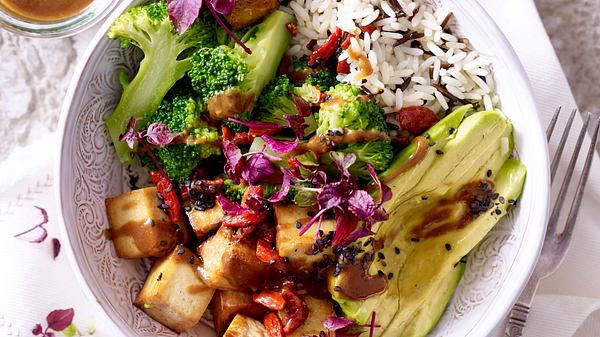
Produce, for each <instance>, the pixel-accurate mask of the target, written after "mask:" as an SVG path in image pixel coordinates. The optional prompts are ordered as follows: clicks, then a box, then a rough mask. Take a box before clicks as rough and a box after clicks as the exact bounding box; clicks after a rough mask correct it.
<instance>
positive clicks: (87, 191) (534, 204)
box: [55, 0, 549, 337]
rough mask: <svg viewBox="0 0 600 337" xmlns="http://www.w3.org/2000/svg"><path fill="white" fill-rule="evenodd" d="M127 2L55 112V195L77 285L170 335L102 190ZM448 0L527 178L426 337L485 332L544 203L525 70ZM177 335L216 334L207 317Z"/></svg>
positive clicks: (519, 276)
mask: <svg viewBox="0 0 600 337" xmlns="http://www.w3.org/2000/svg"><path fill="white" fill-rule="evenodd" d="M139 2H140V1H133V2H132V1H125V3H124V4H122V5H121V6H120V7H119V8H118V9H117V10H116V12H115V13H113V15H112V16H111V17H110V18H109V19H108V20H107V23H106V24H105V25H104V26H103V27H102V28H101V29H100V31H99V33H98V35H97V36H96V37H95V38H94V40H93V41H92V42H91V47H90V48H89V49H88V51H87V53H86V54H85V55H84V57H83V59H82V60H81V63H80V64H79V66H78V69H77V71H76V72H75V76H74V77H73V80H72V82H71V85H70V88H69V90H68V93H67V96H66V99H65V103H64V106H63V111H62V114H61V121H60V131H59V134H60V135H61V137H62V138H61V143H60V159H59V160H58V164H57V167H56V170H55V172H56V175H57V179H56V181H58V184H57V190H56V194H57V202H58V204H59V205H58V206H59V207H58V208H59V213H60V218H61V220H62V231H63V233H62V234H63V238H64V239H65V240H64V247H65V251H66V252H67V254H68V255H69V257H70V260H71V262H72V265H73V268H74V270H75V273H76V275H77V277H78V278H79V281H80V283H81V287H82V288H83V290H84V292H85V293H86V294H87V295H88V297H89V298H90V300H91V302H92V303H94V305H97V306H99V307H100V309H101V312H103V313H105V314H106V316H107V318H108V320H109V321H110V322H112V324H114V326H113V328H114V329H116V330H117V331H121V332H122V334H123V335H126V336H176V334H175V333H174V332H172V331H171V330H169V329H167V328H165V327H163V326H162V325H161V324H159V323H157V322H155V321H154V320H152V319H151V318H149V317H148V316H147V315H145V314H144V313H143V311H141V310H139V309H138V308H136V307H134V306H133V305H132V301H133V299H134V298H135V296H136V294H137V293H138V291H139V290H140V288H141V287H142V285H143V282H144V279H145V276H146V273H147V272H148V269H149V265H150V261H148V260H141V261H132V260H123V259H119V258H117V257H116V255H115V252H114V248H113V246H112V243H111V242H110V241H108V240H107V239H106V238H105V235H104V231H105V229H106V228H107V218H106V211H105V206H104V200H105V198H107V197H109V196H114V195H117V194H119V193H122V192H124V191H126V190H127V183H126V180H127V168H124V167H123V166H122V165H121V164H120V163H119V161H118V159H117V158H116V157H115V154H114V150H113V148H112V145H111V141H110V138H109V136H108V133H107V130H106V128H105V126H104V120H105V118H106V117H107V116H108V115H109V114H110V113H111V112H112V110H113V109H114V107H115V106H116V104H117V102H118V100H119V97H120V90H121V89H120V85H119V82H118V80H117V70H118V69H124V70H126V71H127V72H129V73H134V72H135V69H136V65H137V64H138V62H139V59H140V57H141V55H140V54H139V53H137V52H135V51H134V50H132V49H121V48H120V47H119V44H118V43H117V42H115V41H111V40H109V39H108V38H106V37H105V36H104V33H105V32H106V30H107V29H108V25H109V23H110V22H112V21H113V20H114V19H115V18H116V16H117V15H118V14H119V13H121V12H122V11H123V10H125V9H126V8H127V7H128V6H129V5H131V4H136V3H139ZM436 4H437V5H439V6H449V7H450V9H451V10H452V11H453V12H454V14H455V17H456V28H457V29H458V31H459V32H460V33H461V35H464V36H466V37H468V38H469V40H470V41H471V43H472V44H473V46H474V47H475V48H476V49H477V50H479V51H480V52H482V53H483V54H486V55H488V56H491V57H492V58H493V59H494V62H493V69H494V76H495V79H496V83H497V91H498V95H499V96H500V100H501V105H502V109H503V111H504V112H505V113H506V114H507V115H508V116H509V117H510V119H511V120H512V121H513V123H514V127H515V131H514V134H515V143H516V147H517V153H518V155H519V157H520V159H521V160H523V161H524V163H525V164H526V165H527V168H528V172H529V173H528V178H527V182H526V185H525V189H524V193H523V196H522V199H521V201H520V205H519V207H518V208H517V209H515V211H514V212H513V213H512V214H511V216H510V217H507V218H506V219H505V220H504V221H502V222H501V223H499V224H498V225H497V226H496V227H495V228H494V229H493V230H492V231H491V232H490V233H489V234H488V235H487V236H486V237H485V239H484V240H483V241H482V242H481V243H480V244H479V245H478V246H477V247H476V248H475V249H474V250H473V251H472V252H471V254H469V256H468V261H467V269H466V272H465V274H464V277H463V279H462V280H461V282H460V284H459V287H458V288H457V290H456V293H455V294H454V297H453V299H452V302H451V303H450V305H449V306H448V308H447V310H446V312H445V314H444V316H443V318H442V319H441V321H440V322H439V324H438V325H437V327H436V328H435V330H434V331H433V332H432V333H431V336H445V337H459V336H460V337H464V336H477V337H479V336H486V335H487V334H489V332H490V331H491V330H492V329H493V328H494V327H495V326H496V324H497V323H498V322H499V321H500V320H502V318H503V317H504V315H505V314H506V312H507V311H508V309H509V308H510V306H511V304H512V303H513V302H514V301H515V299H516V298H517V296H518V294H519V292H520V290H521V289H522V287H523V286H524V284H525V282H526V281H527V278H528V276H529V274H530V272H531V270H532V268H533V266H534V264H535V261H536V260H537V256H538V253H539V250H540V247H541V243H542V239H543V233H544V230H545V223H546V216H547V209H548V194H549V191H548V186H549V183H548V182H549V179H548V168H547V163H548V155H547V148H546V142H545V139H544V135H543V132H542V128H541V126H540V123H539V119H538V116H537V113H536V110H535V104H534V101H533V98H532V97H533V96H532V93H531V89H530V87H529V83H528V81H527V77H526V75H525V73H524V71H523V69H522V66H521V65H520V63H519V61H518V59H517V57H516V55H515V54H514V52H513V51H512V49H511V47H510V44H509V43H508V41H507V40H506V39H505V38H504V36H503V35H502V33H501V32H500V30H499V29H498V28H497V27H496V26H495V25H494V23H493V21H492V19H491V18H490V17H489V16H488V15H487V14H486V13H485V11H484V10H483V9H482V8H481V7H480V6H479V5H478V4H477V2H476V1H475V0H464V1H460V2H458V1H436ZM206 318H207V317H205V319H203V321H202V322H201V324H199V325H198V326H197V327H196V328H195V329H193V330H192V331H190V332H188V333H185V334H182V335H181V336H183V337H186V336H214V333H213V332H212V329H211V328H210V327H211V323H210V319H206Z"/></svg>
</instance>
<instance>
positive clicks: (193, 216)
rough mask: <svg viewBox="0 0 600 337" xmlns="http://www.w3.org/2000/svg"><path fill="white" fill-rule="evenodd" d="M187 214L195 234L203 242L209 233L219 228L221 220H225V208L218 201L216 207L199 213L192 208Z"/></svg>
mask: <svg viewBox="0 0 600 337" xmlns="http://www.w3.org/2000/svg"><path fill="white" fill-rule="evenodd" d="M186 214H187V217H188V219H189V220H190V225H191V226H192V229H193V230H194V233H195V234H196V236H197V237H198V239H201V240H202V239H204V237H205V236H206V235H207V234H208V233H210V232H212V231H214V230H215V229H217V228H219V226H220V225H221V220H223V208H221V205H220V204H219V202H218V201H215V207H213V208H209V209H207V210H204V211H199V210H197V209H195V208H194V207H193V206H192V209H191V210H190V211H189V212H186Z"/></svg>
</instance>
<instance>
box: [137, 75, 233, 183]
mask: <svg viewBox="0 0 600 337" xmlns="http://www.w3.org/2000/svg"><path fill="white" fill-rule="evenodd" d="M201 110H202V108H201V106H199V105H198V104H197V102H196V100H195V99H194V97H193V95H192V94H191V91H190V90H187V88H186V87H183V88H179V87H177V86H176V87H174V88H173V89H172V90H171V91H169V93H168V94H167V95H166V96H165V99H164V100H163V101H162V103H161V104H160V105H159V107H158V109H157V110H156V112H155V113H154V114H152V116H151V117H150V120H149V121H148V124H150V123H154V122H161V123H164V124H166V125H167V126H168V127H169V129H170V130H172V131H175V132H178V133H183V134H184V135H185V144H169V145H166V146H163V147H159V148H156V149H154V150H153V152H154V154H155V155H156V157H157V159H158V162H159V163H160V165H161V166H162V168H163V169H164V170H165V173H167V175H168V176H169V177H170V178H171V179H173V180H175V181H183V180H184V179H185V178H187V177H189V176H190V174H191V173H192V171H193V170H194V168H196V166H197V165H198V161H199V160H200V159H204V158H207V157H210V156H212V155H219V154H221V148H220V147H219V146H217V141H218V140H219V137H220V136H219V133H218V131H217V129H216V128H214V127H211V126H208V125H206V122H204V121H203V120H202V119H201ZM142 162H143V163H144V164H146V165H148V166H149V167H150V168H152V169H156V168H155V167H154V163H152V161H151V160H150V158H149V156H143V157H142Z"/></svg>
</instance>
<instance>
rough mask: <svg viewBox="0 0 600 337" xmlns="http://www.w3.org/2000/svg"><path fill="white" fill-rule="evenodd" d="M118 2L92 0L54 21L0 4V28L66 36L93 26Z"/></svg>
mask: <svg viewBox="0 0 600 337" xmlns="http://www.w3.org/2000/svg"><path fill="white" fill-rule="evenodd" d="M118 3H119V1H118V0H94V1H92V2H91V3H90V4H89V5H88V6H87V7H85V8H83V9H82V10H81V11H80V12H78V13H76V14H74V15H72V16H69V17H67V18H64V19H59V20H55V21H42V20H32V19H27V18H24V17H22V16H19V15H16V14H14V13H13V12H12V11H10V10H8V9H7V8H6V7H5V5H2V4H0V28H4V29H6V30H8V31H10V32H13V33H16V34H20V35H25V36H31V37H40V38H53V37H66V36H70V35H73V34H77V33H79V32H81V31H83V30H85V29H87V28H89V27H91V26H93V25H94V24H96V23H97V22H99V21H100V20H102V19H103V18H104V17H105V16H106V15H108V13H110V12H111V11H112V10H113V9H114V8H115V6H116V5H117V4H118Z"/></svg>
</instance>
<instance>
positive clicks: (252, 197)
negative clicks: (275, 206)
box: [246, 185, 264, 212]
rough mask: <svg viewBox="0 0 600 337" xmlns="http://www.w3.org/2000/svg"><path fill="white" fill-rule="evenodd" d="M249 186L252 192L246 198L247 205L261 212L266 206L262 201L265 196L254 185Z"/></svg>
mask: <svg viewBox="0 0 600 337" xmlns="http://www.w3.org/2000/svg"><path fill="white" fill-rule="evenodd" d="M248 188H250V191H251V192H252V193H250V194H249V195H248V197H247V198H246V205H247V206H248V209H251V210H253V211H255V212H260V211H261V210H262V209H263V206H264V205H263V202H262V200H263V199H264V198H263V197H262V196H260V195H258V193H256V190H255V188H254V186H253V185H250V186H249V187H248Z"/></svg>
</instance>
